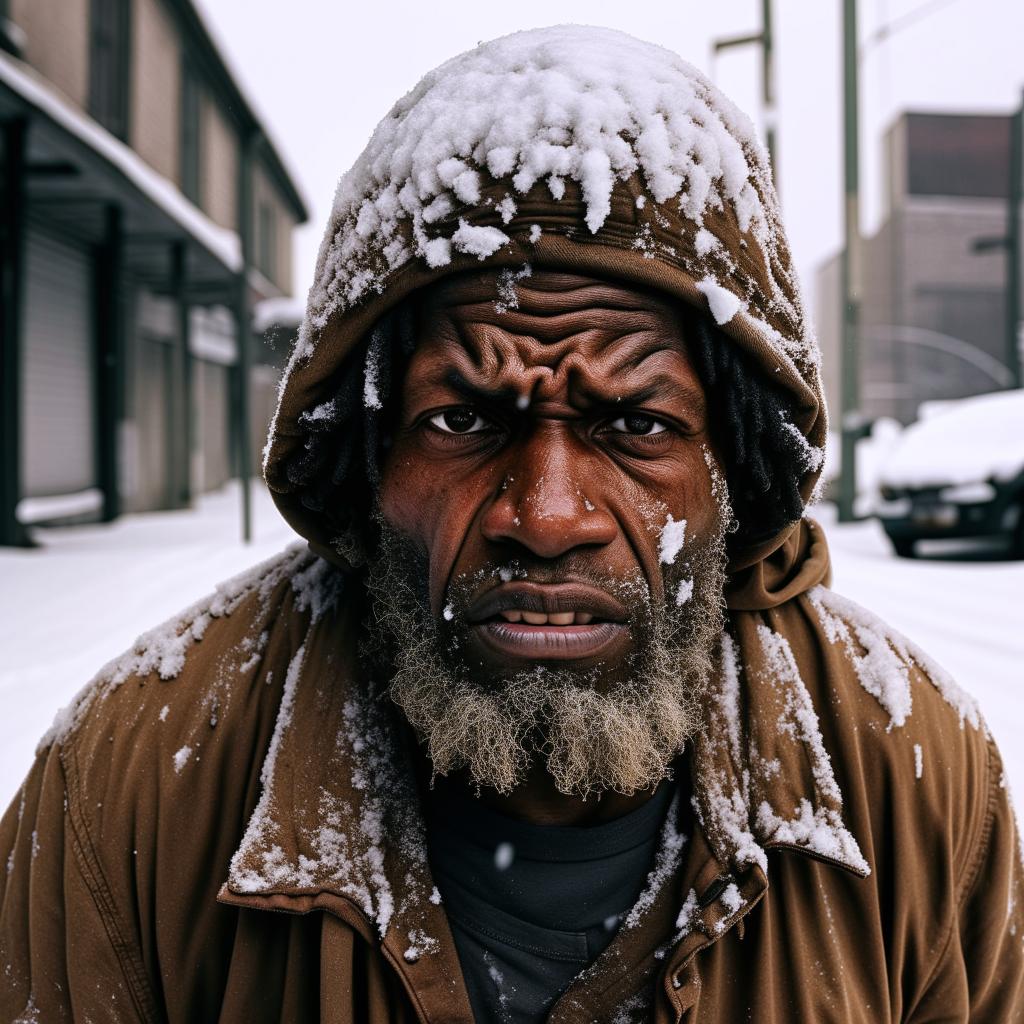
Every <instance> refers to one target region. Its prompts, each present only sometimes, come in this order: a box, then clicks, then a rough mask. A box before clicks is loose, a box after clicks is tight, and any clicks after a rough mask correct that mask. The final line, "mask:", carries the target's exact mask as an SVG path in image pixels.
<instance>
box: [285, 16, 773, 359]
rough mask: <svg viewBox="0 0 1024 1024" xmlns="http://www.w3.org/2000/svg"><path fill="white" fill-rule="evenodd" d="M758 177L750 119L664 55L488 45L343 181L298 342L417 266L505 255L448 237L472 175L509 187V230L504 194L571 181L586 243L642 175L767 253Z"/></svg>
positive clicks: (375, 144)
mask: <svg viewBox="0 0 1024 1024" xmlns="http://www.w3.org/2000/svg"><path fill="white" fill-rule="evenodd" d="M764 166H765V164H764V160H763V147H762V146H761V143H760V141H759V140H758V138H757V136H756V133H755V131H754V129H753V127H752V125H751V123H750V121H749V119H748V118H747V117H746V116H745V115H744V114H743V113H741V112H740V111H739V110H738V108H736V107H735V106H734V105H733V104H732V103H731V102H730V101H729V100H727V99H726V98H725V97H724V96H723V95H722V94H721V93H719V92H718V90H717V89H715V87H714V86H713V85H712V84H711V83H710V82H709V81H708V80H707V79H706V78H705V77H704V76H703V75H702V74H701V73H700V72H699V71H697V70H696V69H695V68H694V67H692V66H691V65H690V64H688V63H686V62H685V61H683V60H682V59H681V58H679V57H678V56H677V55H676V54H674V53H672V52H670V51H669V50H666V49H663V48H662V47H660V46H655V45H653V44H651V43H645V42H641V41H640V40H637V39H634V38H632V37H631V36H628V35H626V34H624V33H621V32H616V31H613V30H611V29H603V28H587V27H583V26H576V25H565V26H559V27H557V28H547V29H537V30H534V31H529V32H519V33H516V34H514V35H510V36H506V37H504V38H502V39H497V40H494V41H493V42H489V43H484V44H483V45H481V46H479V47H477V48H476V49H475V50H471V51H469V52H468V53H464V54H461V55H460V56H458V57H455V58H453V59H452V60H450V61H448V62H447V63H445V64H443V65H441V66H440V67H439V68H437V69H436V70H434V71H432V72H431V73H429V74H428V75H427V76H426V77H425V78H424V79H423V80H422V81H421V82H420V83H419V85H417V86H416V87H415V88H414V89H413V90H412V91H411V92H410V93H408V94H407V95H406V96H405V97H403V98H402V99H401V100H399V101H398V103H396V104H395V106H394V107H393V108H392V109H391V111H390V113H389V114H388V115H387V117H385V118H384V120H383V121H382V122H381V123H380V124H379V125H378V127H377V129H376V130H375V131H374V133H373V136H372V137H371V139H370V142H369V144H368V145H367V147H366V149H365V150H364V152H363V153H362V155H361V156H360V157H359V159H358V160H357V161H356V163H355V165H354V166H353V167H352V169H351V170H350V171H349V172H348V173H347V174H346V175H345V176H344V177H343V178H342V179H341V182H340V183H339V185H338V189H337V193H336V195H335V199H334V206H333V210H332V214H331V221H330V225H329V228H328V231H327V235H326V237H325V239H324V244H323V246H322V248H321V252H320V259H319V262H318V271H317V281H316V283H315V284H314V287H313V289H312V291H311V293H310V301H309V312H308V315H307V319H306V323H305V324H304V327H303V331H302V336H303V339H304V340H305V339H309V338H311V337H313V336H315V334H316V333H317V332H318V331H319V330H320V329H321V328H322V327H323V326H324V325H325V324H326V322H327V320H328V319H329V318H330V316H331V315H332V314H333V313H334V312H335V311H337V310H338V309H346V308H348V307H350V306H351V305H353V304H354V303H356V302H358V301H359V300H360V298H362V297H363V296H364V295H366V294H367V293H370V292H375V291H376V292H379V291H381V290H382V289H383V284H384V280H385V279H386V277H387V276H388V274H390V273H391V272H392V271H393V270H395V269H396V268H397V267H399V266H402V265H403V264H405V263H407V262H408V261H409V260H411V259H413V258H418V259H421V260H422V261H423V262H425V263H426V264H427V265H428V266H429V267H432V268H437V267H440V266H444V265H446V264H447V263H448V262H450V261H451V258H452V253H453V249H454V250H455V251H461V252H469V253H472V254H474V255H477V256H478V257H479V258H480V259H486V258H487V257H488V256H490V255H492V254H493V253H495V252H496V251H497V250H498V249H500V248H501V247H502V246H503V245H505V244H506V243H507V241H508V237H507V236H506V235H505V233H504V232H502V231H501V230H500V229H498V228H493V227H472V226H470V225H468V224H466V222H465V221H464V220H459V221H458V228H457V230H456V231H455V232H454V234H452V233H451V231H452V228H451V224H452V217H453V215H455V214H456V213H457V212H458V211H460V209H461V210H466V209H468V208H470V207H474V206H477V205H478V204H480V203H481V178H480V172H481V171H483V170H486V172H487V173H488V174H489V175H490V176H491V177H492V178H494V179H495V180H496V181H499V182H502V183H505V184H507V186H508V188H509V191H508V193H507V194H506V198H505V199H504V200H502V202H501V203H499V204H498V205H497V207H496V212H497V213H498V214H499V215H500V217H501V220H502V222H503V223H505V224H507V223H509V220H510V219H511V215H512V212H513V210H514V209H515V202H514V199H513V195H514V194H515V193H518V194H524V193H526V192H528V191H529V190H530V189H531V188H533V187H534V185H536V184H537V183H538V182H545V183H546V184H547V187H548V191H549V192H550V193H551V195H552V197H553V198H554V199H556V200H558V199H560V198H561V197H562V196H563V195H564V193H565V183H566V181H567V180H571V181H574V182H576V183H577V184H578V186H579V187H580V190H581V191H582V195H583V201H584V205H585V213H584V220H585V223H586V227H587V228H588V229H589V230H590V232H592V233H596V232H597V231H599V230H600V228H601V227H602V226H603V225H604V223H605V221H606V220H607V218H608V216H609V213H610V211H611V199H612V193H613V190H614V188H615V185H616V182H618V181H625V180H626V179H628V178H629V177H631V176H632V175H634V174H637V173H638V174H639V175H641V176H642V179H643V181H644V183H645V186H646V190H647V191H648V192H649V194H650V195H651V196H652V197H653V198H654V200H655V202H657V203H668V202H669V201H670V200H672V201H674V202H675V203H676V204H677V205H678V207H679V209H680V211H681V212H682V214H683V215H684V217H685V218H687V219H688V220H690V221H692V222H694V223H696V224H697V225H698V226H700V225H701V223H702V220H703V217H704V215H705V213H706V212H708V211H719V210H723V209H725V208H726V206H731V207H732V209H733V212H734V214H735V217H736V221H737V223H738V225H739V227H740V230H741V231H743V232H747V231H749V232H752V233H753V236H754V238H755V239H756V241H757V243H758V245H759V246H761V247H762V248H763V249H766V250H767V249H769V248H770V247H771V246H772V244H773V230H772V228H771V226H770V225H771V224H772V223H773V222H774V220H775V219H776V211H775V210H774V208H771V209H769V208H767V206H766V203H773V202H774V200H773V198H770V197H769V198H767V199H766V198H765V197H764V196H762V194H761V193H760V192H759V191H758V189H757V188H755V182H758V181H761V179H762V178H763V176H764ZM762 191H763V190H762ZM768 192H769V193H770V189H768ZM410 236H411V245H410V244H406V240H407V239H408V238H409V237H410Z"/></svg>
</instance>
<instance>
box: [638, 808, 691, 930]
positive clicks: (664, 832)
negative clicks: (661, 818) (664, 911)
mask: <svg viewBox="0 0 1024 1024" xmlns="http://www.w3.org/2000/svg"><path fill="white" fill-rule="evenodd" d="M678 817H679V794H678V792H677V793H676V795H675V796H673V797H672V802H671V803H670V804H669V807H668V813H667V814H666V815H665V823H664V824H663V825H662V826H661V835H660V837H659V841H658V852H657V853H656V854H655V858H654V867H653V868H651V870H650V872H649V873H648V875H647V881H646V882H645V883H644V887H643V889H642V890H641V892H640V895H639V896H638V897H637V899H636V903H634V904H633V906H632V908H631V909H630V911H629V913H628V914H627V915H626V920H625V922H624V923H623V928H635V927H636V926H637V925H638V924H639V923H640V921H641V920H642V919H643V917H644V915H645V914H646V913H647V912H648V911H649V910H650V909H651V907H653V906H654V901H655V900H656V899H657V898H658V895H659V893H660V892H661V891H662V889H664V887H665V886H666V885H667V884H668V882H669V880H670V879H671V878H672V876H673V875H674V874H675V873H676V871H677V870H678V869H679V865H680V863H681V862H682V859H683V847H684V846H685V845H686V838H687V837H686V836H685V835H684V834H683V833H682V832H680V831H679V829H678V828H676V821H677V820H678Z"/></svg>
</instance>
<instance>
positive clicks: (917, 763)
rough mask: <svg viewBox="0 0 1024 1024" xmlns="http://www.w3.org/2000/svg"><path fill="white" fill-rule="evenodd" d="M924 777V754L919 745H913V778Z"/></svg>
mask: <svg viewBox="0 0 1024 1024" xmlns="http://www.w3.org/2000/svg"><path fill="white" fill-rule="evenodd" d="M922 775H924V752H923V751H922V750H921V744H920V743H915V744H914V778H915V779H919V778H921V776H922Z"/></svg>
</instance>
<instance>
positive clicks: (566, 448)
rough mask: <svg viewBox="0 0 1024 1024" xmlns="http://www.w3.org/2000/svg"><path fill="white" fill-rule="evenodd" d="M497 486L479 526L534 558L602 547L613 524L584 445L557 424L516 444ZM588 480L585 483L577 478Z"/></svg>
mask: <svg viewBox="0 0 1024 1024" xmlns="http://www.w3.org/2000/svg"><path fill="white" fill-rule="evenodd" d="M517 448H518V451H516V452H514V453H510V454H511V455H512V457H511V458H510V459H509V461H508V463H507V465H506V474H505V478H504V481H503V483H502V489H501V491H500V493H498V494H497V495H496V496H495V498H494V501H493V502H492V503H491V505H490V507H489V508H488V509H487V511H486V512H485V513H484V517H483V519H482V521H481V530H482V531H483V534H484V536H485V537H486V538H487V540H489V541H491V542H492V543H496V544H506V545H507V544H514V545H518V546H520V547H523V548H526V549H527V550H528V551H530V552H531V553H532V554H534V555H536V556H537V557H539V558H558V557H559V556H561V555H564V554H567V553H568V552H569V551H572V550H573V549H574V548H579V547H603V546H604V545H606V544H611V543H612V541H613V540H614V539H615V537H616V534H617V531H618V526H617V524H616V521H615V519H614V518H613V517H612V516H611V515H610V514H609V513H608V512H607V511H606V510H605V509H604V508H603V507H602V502H601V500H600V494H598V493H597V492H596V486H597V485H596V483H595V482H593V481H594V475H593V474H592V473H588V472H587V466H586V463H587V461H588V458H587V455H588V453H587V452H586V450H585V448H584V446H583V444H582V443H581V442H579V441H578V440H577V439H576V438H575V437H573V435H572V432H571V430H570V429H569V428H568V427H567V426H565V425H563V424H560V423H557V422H556V423H552V424H548V425H543V426H541V427H538V428H537V429H536V430H534V431H533V432H532V434H531V436H530V437H529V438H527V439H524V440H523V441H522V442H521V444H520V445H518V446H517ZM588 479H590V480H591V481H592V482H591V484H590V491H591V492H593V493H590V494H588V492H587V488H586V485H584V484H581V483H579V481H586V480H588Z"/></svg>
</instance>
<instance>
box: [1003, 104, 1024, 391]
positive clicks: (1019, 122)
mask: <svg viewBox="0 0 1024 1024" xmlns="http://www.w3.org/2000/svg"><path fill="white" fill-rule="evenodd" d="M1022 177H1024V98H1022V99H1021V106H1020V108H1019V109H1018V110H1017V112H1016V113H1015V114H1014V115H1013V120H1012V121H1011V134H1010V190H1009V202H1008V204H1007V225H1006V242H1007V245H1006V368H1007V369H1008V370H1009V371H1010V376H1011V378H1012V379H1013V382H1014V383H1013V386H1014V387H1018V388H1019V387H1024V380H1022V375H1021V352H1020V348H1021V336H1020V327H1021V287H1020V272H1021V230H1020V214H1021V190H1022V187H1024V185H1022V181H1021V178H1022Z"/></svg>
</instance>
